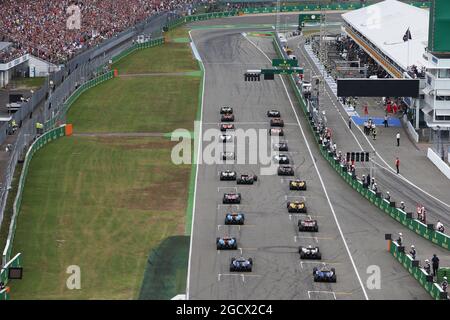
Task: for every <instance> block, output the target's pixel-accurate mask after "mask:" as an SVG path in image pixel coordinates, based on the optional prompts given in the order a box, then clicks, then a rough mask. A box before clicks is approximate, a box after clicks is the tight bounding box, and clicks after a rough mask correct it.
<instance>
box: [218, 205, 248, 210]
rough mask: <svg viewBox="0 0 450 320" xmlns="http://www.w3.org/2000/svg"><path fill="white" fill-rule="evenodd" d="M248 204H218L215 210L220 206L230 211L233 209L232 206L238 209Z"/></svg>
mask: <svg viewBox="0 0 450 320" xmlns="http://www.w3.org/2000/svg"><path fill="white" fill-rule="evenodd" d="M245 206H248V205H243V204H218V205H217V211H219V210H220V208H222V207H225V208H226V209H229V210H231V211H233V208H236V211H238V210H239V209H240V208H241V207H245Z"/></svg>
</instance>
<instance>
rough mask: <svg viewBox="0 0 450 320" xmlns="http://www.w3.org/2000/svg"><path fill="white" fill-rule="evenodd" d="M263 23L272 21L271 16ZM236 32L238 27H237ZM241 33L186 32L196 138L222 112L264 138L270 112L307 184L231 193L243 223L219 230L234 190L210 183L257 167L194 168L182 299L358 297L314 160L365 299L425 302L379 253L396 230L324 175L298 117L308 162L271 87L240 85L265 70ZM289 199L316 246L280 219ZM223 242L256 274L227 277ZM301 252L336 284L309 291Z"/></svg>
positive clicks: (269, 51) (283, 101) (262, 43)
mask: <svg viewBox="0 0 450 320" xmlns="http://www.w3.org/2000/svg"><path fill="white" fill-rule="evenodd" d="M270 19H272V20H273V17H271V18H270ZM209 23H210V22H209ZM241 23H247V22H245V20H244V22H241ZM261 23H264V22H261ZM267 23H270V22H269V21H268V22H267ZM242 32H248V29H241V30H239V29H233V30H215V29H204V30H195V31H193V32H192V37H193V40H194V42H195V44H196V47H197V49H198V51H199V52H200V55H201V58H202V60H203V63H204V66H205V70H206V79H205V80H206V82H205V92H204V105H203V131H205V130H207V129H209V128H217V126H218V123H219V107H220V106H222V105H229V106H231V107H233V108H234V110H235V115H236V123H235V124H236V128H243V129H248V128H262V129H264V128H265V129H268V128H269V125H268V118H267V117H266V114H265V113H266V111H267V110H268V109H270V108H273V107H276V108H277V109H279V110H280V111H281V113H282V117H283V119H284V121H285V123H286V124H287V125H286V127H285V133H286V137H285V138H286V139H287V140H288V142H289V147H290V151H291V152H289V156H290V159H291V160H292V161H293V163H294V165H295V167H296V176H297V177H300V178H302V179H305V180H306V181H307V183H308V190H307V191H306V192H303V193H299V192H293V191H289V190H288V185H287V181H282V180H281V179H280V177H278V176H260V179H259V181H258V182H257V183H256V184H255V185H253V186H239V187H237V189H236V190H237V191H238V192H240V193H242V197H243V201H242V205H241V206H240V207H239V210H240V211H242V212H244V213H246V215H247V216H246V217H247V219H246V226H242V227H241V228H239V227H235V226H233V227H229V226H226V227H225V226H223V219H224V214H225V212H226V211H227V208H226V207H224V206H222V205H221V198H222V196H223V193H224V192H226V191H231V190H233V188H234V187H236V184H235V182H223V181H219V177H218V172H219V171H220V170H224V169H232V170H236V171H237V172H238V173H255V174H259V169H260V166H258V165H237V164H227V165H224V164H215V165H207V164H201V165H199V167H198V177H197V193H196V206H195V220H194V226H193V235H192V252H191V260H190V274H189V290H188V292H189V299H334V298H336V299H364V298H365V296H364V292H363V290H362V288H361V285H360V282H359V281H358V278H357V275H356V272H355V270H354V268H353V266H352V263H351V260H350V257H349V255H348V253H347V250H346V249H345V245H344V241H343V239H342V238H341V236H340V232H339V230H338V227H337V224H336V221H335V219H334V217H333V214H332V211H331V208H330V205H329V204H328V201H327V198H326V197H325V195H324V190H323V188H322V186H321V183H320V182H319V178H318V174H317V172H316V171H315V169H314V166H313V161H315V162H316V164H317V167H318V169H319V172H320V174H321V176H322V179H323V181H324V185H325V188H326V189H327V191H328V195H329V198H330V202H331V204H332V206H333V209H334V212H335V214H336V217H337V220H338V222H339V224H340V226H341V228H342V232H343V234H344V237H345V240H346V242H347V245H348V247H349V251H350V254H351V256H352V257H353V260H354V262H355V266H356V269H357V270H358V273H359V275H360V277H361V282H362V283H363V285H364V287H365V291H366V292H367V295H368V298H369V299H429V296H428V294H427V293H426V292H425V291H424V290H423V289H422V288H421V287H420V285H419V284H418V283H417V282H416V280H414V279H413V278H412V277H411V276H409V274H408V273H407V272H406V271H405V270H404V269H403V267H402V266H400V265H399V264H398V262H396V261H395V260H394V259H393V258H392V257H391V256H390V255H389V254H388V252H387V250H386V241H385V240H384V234H385V233H395V232H397V231H398V230H399V228H402V227H401V226H400V225H399V224H398V223H396V222H395V221H392V219H391V218H389V217H387V216H385V215H384V214H383V213H381V212H380V211H379V209H377V208H375V207H373V206H371V205H369V203H368V202H367V201H366V200H365V199H363V198H361V196H359V195H358V194H357V193H356V192H354V191H353V190H352V189H350V188H349V187H348V186H347V185H346V184H345V183H344V182H343V181H342V180H341V178H340V177H338V176H337V175H336V174H335V173H334V172H333V171H332V170H331V168H329V166H328V164H327V163H325V161H324V160H322V158H321V156H320V154H319V153H318V150H317V147H316V146H315V145H314V144H313V143H312V141H313V139H312V135H311V134H310V133H309V132H308V131H307V130H306V126H305V125H306V122H305V120H304V119H303V118H302V117H301V115H300V114H299V113H297V115H298V119H299V120H300V121H299V122H300V124H301V125H302V126H303V128H305V129H304V130H303V131H304V133H305V135H306V139H307V141H309V143H310V146H311V151H312V154H313V159H314V160H312V159H311V157H310V155H309V152H308V149H307V147H306V143H305V139H304V138H303V136H302V133H301V130H300V127H299V123H298V122H297V117H296V115H295V113H294V111H293V109H292V107H291V104H290V101H289V98H288V96H287V94H286V92H285V90H284V87H283V84H282V82H281V80H280V78H279V77H278V78H276V80H275V81H261V82H244V80H243V73H244V72H245V70H247V69H252V68H253V69H254V68H261V67H268V66H269V65H270V64H269V60H267V58H266V57H265V56H264V55H263V54H262V52H260V51H259V50H258V49H257V48H256V47H255V46H254V45H253V44H252V43H250V42H249V41H248V40H247V39H246V38H245V37H244V36H243V35H242ZM250 40H251V41H253V42H254V43H255V44H256V45H257V46H259V47H260V48H261V49H262V51H264V53H265V54H266V55H268V57H269V58H274V57H275V52H274V49H273V45H272V42H271V39H270V38H263V37H258V38H255V37H251V38H250ZM288 91H289V88H288ZM291 99H293V98H292V95H291ZM204 147H206V146H204ZM295 194H297V195H298V194H301V195H304V196H305V197H306V205H307V207H308V209H309V213H310V214H311V215H312V216H316V217H317V219H318V220H319V226H320V232H319V233H318V234H317V237H318V239H317V241H318V242H317V243H315V241H316V240H315V239H309V238H306V237H308V236H314V235H311V234H308V233H302V234H300V233H298V231H297V229H296V219H297V217H296V216H290V215H289V214H288V213H287V212H286V208H285V203H286V196H287V197H289V196H291V195H295ZM402 231H403V233H404V238H405V240H407V241H408V240H409V239H414V241H415V242H414V243H415V244H416V247H420V248H426V249H427V251H428V252H430V251H433V252H436V253H438V255H439V254H441V255H444V251H443V250H440V249H439V248H437V247H435V246H433V245H431V244H430V243H429V242H427V241H426V240H424V239H421V238H418V237H417V236H416V235H415V234H414V233H412V232H409V231H408V230H406V229H405V230H402ZM223 235H231V236H236V237H237V239H238V245H239V247H240V248H242V253H243V255H244V256H246V257H252V258H253V259H254V263H255V267H254V271H253V272H252V273H251V274H248V275H244V277H242V276H241V275H230V272H229V271H228V266H229V260H230V258H231V256H239V255H240V253H239V251H220V252H218V251H217V250H216V247H215V239H216V237H218V236H223ZM301 237H303V238H301ZM308 244H312V245H314V244H315V245H318V246H320V249H321V251H322V254H323V261H326V262H331V263H333V264H334V266H335V267H336V270H337V275H338V282H337V283H336V284H319V283H314V282H313V279H312V272H311V271H312V266H313V265H314V264H311V263H303V264H300V259H299V255H298V252H297V250H298V246H300V245H308ZM419 256H420V252H419ZM374 265H375V266H378V267H379V268H380V271H381V287H380V288H379V289H373V290H370V289H369V288H367V284H366V281H367V278H368V277H369V275H370V274H368V273H367V268H368V267H369V266H374Z"/></svg>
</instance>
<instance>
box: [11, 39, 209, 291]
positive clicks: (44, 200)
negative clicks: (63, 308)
mask: <svg viewBox="0 0 450 320" xmlns="http://www.w3.org/2000/svg"><path fill="white" fill-rule="evenodd" d="M183 32H184V31H183ZM182 45H185V46H187V48H188V46H189V44H182ZM158 49H159V50H161V48H158ZM152 50H155V48H150V49H146V50H145V51H152ZM142 52H144V51H142ZM160 52H164V51H160ZM149 55H150V54H149ZM128 59H130V60H131V62H127V61H128ZM133 59H137V60H138V61H137V62H136V63H137V64H139V63H141V62H142V61H145V59H144V60H142V59H141V58H140V57H139V58H136V56H135V55H130V56H129V57H127V58H125V59H124V60H123V61H124V63H125V62H127V63H129V65H130V66H132V65H134V63H133ZM190 59H192V58H190ZM192 65H196V64H195V61H194V62H192ZM196 69H197V68H194V69H193V70H196ZM149 71H150V72H153V71H152V70H150V69H149ZM119 72H120V69H119ZM200 80H201V78H200V77H191V76H151V77H142V76H141V77H135V76H132V75H131V76H127V77H123V78H118V79H114V80H110V81H108V82H106V83H104V84H102V85H100V86H98V87H96V88H93V89H91V90H89V91H87V92H86V93H84V94H83V95H82V96H81V98H80V99H79V100H78V101H77V102H76V103H75V104H74V105H73V106H72V107H71V110H70V113H69V115H68V123H73V124H74V133H75V135H74V136H72V137H64V138H61V139H59V140H57V141H55V142H52V143H50V144H49V145H48V146H46V147H45V148H43V149H42V150H40V151H39V152H38V153H37V154H36V155H35V157H34V158H33V160H32V163H31V167H30V170H29V173H28V178H27V181H26V185H25V191H24V196H23V203H22V209H21V212H20V215H19V220H18V225H17V231H16V237H15V240H14V252H22V257H23V258H22V259H23V260H22V263H23V266H24V278H23V279H22V280H20V281H14V282H13V283H12V291H11V298H12V299H136V298H138V297H139V293H140V288H141V286H142V281H143V277H144V271H145V270H146V268H147V258H148V255H149V253H150V252H152V250H154V249H155V248H158V246H159V244H160V243H161V242H162V241H163V240H164V239H166V238H168V237H171V236H177V235H184V232H185V218H186V206H187V203H188V184H189V178H190V174H191V166H190V165H182V166H176V165H174V164H172V162H171V159H170V155H171V150H172V147H173V145H174V142H171V141H170V140H168V139H166V138H163V137H123V136H120V135H119V136H78V135H77V133H82V132H90V133H95V132H102V133H111V132H127V133H129V132H168V131H171V130H173V129H176V128H179V127H181V128H187V129H191V128H192V127H193V121H194V119H195V115H196V112H197V110H198V92H199V91H198V90H199V84H200ZM70 265H78V266H79V267H80V268H81V290H69V289H67V288H66V280H67V278H68V277H69V274H66V269H67V267H68V266H70ZM185 268H186V266H185V265H183V266H181V267H180V270H185ZM147 269H148V268H147ZM175 269H176V268H175ZM175 269H174V270H175ZM180 270H177V271H176V275H174V280H173V281H174V284H173V285H172V287H173V288H175V289H178V288H182V287H183V285H185V280H186V279H185V276H181V277H180ZM153 272H154V270H153ZM183 272H185V271H181V273H183ZM166 276H167V275H166ZM169 276H170V274H169ZM147 286H148V284H147ZM146 290H151V288H147V289H146ZM177 293H182V292H177Z"/></svg>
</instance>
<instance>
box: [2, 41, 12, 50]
mask: <svg viewBox="0 0 450 320" xmlns="http://www.w3.org/2000/svg"><path fill="white" fill-rule="evenodd" d="M10 45H12V43H11V42H0V51H2V50H4V49H6V48H8V47H9V46H10Z"/></svg>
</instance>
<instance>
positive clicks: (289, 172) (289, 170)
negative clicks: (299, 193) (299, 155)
mask: <svg viewBox="0 0 450 320" xmlns="http://www.w3.org/2000/svg"><path fill="white" fill-rule="evenodd" d="M278 175H279V176H293V175H294V168H293V167H292V166H279V167H278Z"/></svg>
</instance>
